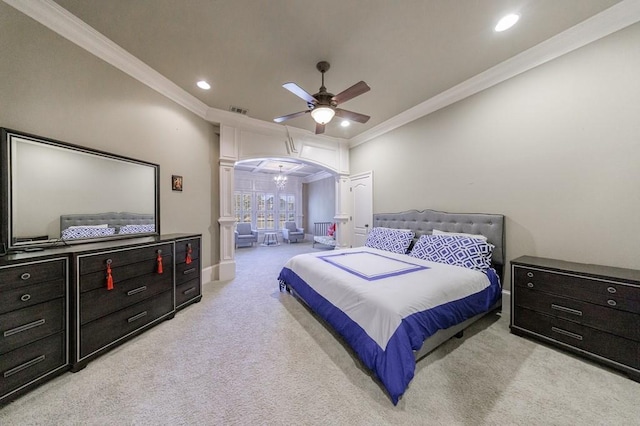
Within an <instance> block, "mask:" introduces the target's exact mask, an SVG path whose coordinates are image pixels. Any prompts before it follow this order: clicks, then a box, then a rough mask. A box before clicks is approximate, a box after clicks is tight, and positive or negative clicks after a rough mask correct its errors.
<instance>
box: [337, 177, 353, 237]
mask: <svg viewBox="0 0 640 426" xmlns="http://www.w3.org/2000/svg"><path fill="white" fill-rule="evenodd" d="M350 187H351V182H350V179H349V176H346V175H339V176H337V177H336V215H335V216H334V217H333V220H334V221H335V223H336V248H337V249H341V248H348V247H351V229H350V226H349V225H350V224H349V211H350V210H351V208H350V204H351V197H350V193H349V190H350V189H351V188H350Z"/></svg>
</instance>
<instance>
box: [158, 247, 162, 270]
mask: <svg viewBox="0 0 640 426" xmlns="http://www.w3.org/2000/svg"><path fill="white" fill-rule="evenodd" d="M158 273H159V274H161V273H162V254H160V252H158Z"/></svg>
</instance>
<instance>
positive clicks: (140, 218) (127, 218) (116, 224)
mask: <svg viewBox="0 0 640 426" xmlns="http://www.w3.org/2000/svg"><path fill="white" fill-rule="evenodd" d="M155 232H156V227H155V218H154V215H153V214H147V213H130V212H106V213H90V214H65V215H60V238H61V239H62V240H72V239H79V238H96V237H105V236H110V235H123V234H142V233H155Z"/></svg>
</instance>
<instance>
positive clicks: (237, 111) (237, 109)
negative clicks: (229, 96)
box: [229, 105, 248, 115]
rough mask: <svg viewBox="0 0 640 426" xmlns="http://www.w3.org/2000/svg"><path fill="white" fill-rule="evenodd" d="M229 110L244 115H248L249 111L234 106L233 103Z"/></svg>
mask: <svg viewBox="0 0 640 426" xmlns="http://www.w3.org/2000/svg"><path fill="white" fill-rule="evenodd" d="M229 111H231V112H235V113H236V114H242V115H247V112H248V110H246V109H244V108H240V107H237V106H233V105H231V106H230V107H229Z"/></svg>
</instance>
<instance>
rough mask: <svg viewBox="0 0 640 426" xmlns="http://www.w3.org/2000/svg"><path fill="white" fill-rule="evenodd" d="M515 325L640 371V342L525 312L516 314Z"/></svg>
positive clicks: (519, 311)
mask: <svg viewBox="0 0 640 426" xmlns="http://www.w3.org/2000/svg"><path fill="white" fill-rule="evenodd" d="M513 325H514V326H516V327H520V328H523V329H525V330H528V331H530V332H533V333H537V334H539V335H542V336H544V337H547V338H549V339H552V340H555V341H557V342H562V343H565V344H567V345H569V346H572V347H575V348H579V349H582V350H584V351H586V352H589V353H592V354H594V355H599V356H601V357H604V358H607V359H609V360H612V361H615V362H618V363H621V364H624V365H627V366H630V367H632V368H636V369H638V368H640V343H638V342H634V341H632V340H628V339H624V338H622V337H618V336H615V335H613V334H609V333H605V332H601V331H598V330H596V329H593V328H590V327H586V326H584V325H581V324H577V323H575V322H571V321H566V320H563V319H561V318H555V317H551V316H548V315H544V314H540V313H537V312H535V311H532V310H529V309H524V308H520V309H517V310H516V312H515V313H514V323H513Z"/></svg>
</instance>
